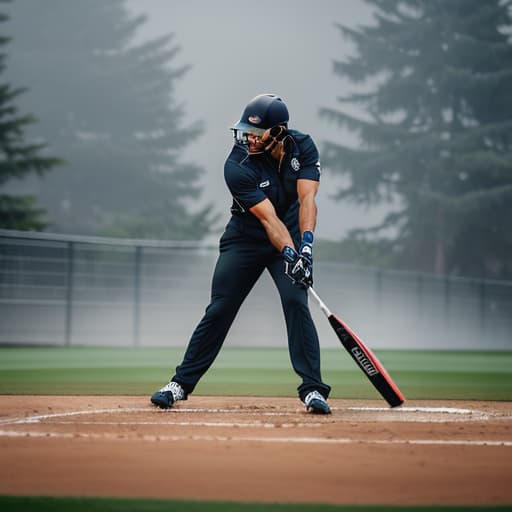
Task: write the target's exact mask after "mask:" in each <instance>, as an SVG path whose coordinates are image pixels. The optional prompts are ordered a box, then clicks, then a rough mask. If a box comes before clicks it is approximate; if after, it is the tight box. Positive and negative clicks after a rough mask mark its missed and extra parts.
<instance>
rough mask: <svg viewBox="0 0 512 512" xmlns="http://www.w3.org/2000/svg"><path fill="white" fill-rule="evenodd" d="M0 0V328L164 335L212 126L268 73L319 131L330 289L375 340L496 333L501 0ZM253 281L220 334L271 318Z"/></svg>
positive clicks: (222, 217) (478, 337) (210, 175)
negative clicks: (253, 2) (233, 321)
mask: <svg viewBox="0 0 512 512" xmlns="http://www.w3.org/2000/svg"><path fill="white" fill-rule="evenodd" d="M0 5H1V10H0V22H1V26H2V30H3V32H2V33H3V34H4V36H3V37H1V38H0V71H1V79H0V118H1V120H2V121H3V122H2V123H0V142H1V144H2V155H1V156H2V161H1V162H0V187H1V189H0V263H1V266H0V294H1V297H0V300H1V301H2V309H1V310H0V315H1V317H0V324H1V325H2V330H1V331H0V342H2V343H18V342H22V343H23V342H29V343H44V344H46V343H52V340H53V341H54V342H57V341H56V340H61V341H62V342H63V343H64V344H72V343H86V342H92V343H106V344H108V343H120V344H123V343H125V342H126V341H127V339H128V338H132V339H133V343H134V344H137V343H139V342H140V343H144V344H155V343H156V344H167V343H169V342H170V343H177V344H182V343H184V340H185V339H186V338H187V335H188V333H189V332H190V331H191V330H192V328H193V327H194V325H195V322H196V321H197V320H198V319H199V317H200V315H201V314H202V310H203V308H204V305H205V304H206V303H207V300H208V291H209V290H208V285H209V276H210V275H211V271H212V267H213V264H214V256H215V251H216V241H217V239H218V237H219V235H220V233H221V231H222V229H223V226H224V225H225V223H226V222H227V221H228V218H229V208H230V205H231V197H230V195H229V193H228V191H227V188H226V186H225V183H224V179H223V164H224V160H225V157H226V156H227V154H228V153H229V151H230V149H231V146H232V135H231V132H230V131H229V127H230V126H231V125H232V124H233V123H234V122H235V121H237V120H238V118H239V116H240V115H241V113H242V111H243V109H244V107H245V105H246V104H247V102H248V101H249V100H250V99H252V98H253V97H254V96H256V95H257V94H260V93H263V92H272V93H276V94H279V95H280V96H282V98H283V99H284V100H285V102H286V103H287V105H288V108H289V110H290V126H291V127H293V128H296V129H299V130H301V131H304V132H307V133H309V134H311V135H312V137H313V138H314V140H315V141H316V143H317V145H318V147H319V149H320V153H321V162H322V163H323V165H322V170H323V172H322V182H321V183H322V184H321V187H320V193H319V195H318V198H317V202H318V206H319V218H318V226H317V230H316V241H315V282H316V283H318V284H319V287H320V289H321V290H322V296H323V297H324V298H325V299H326V301H327V302H328V303H329V305H330V306H331V307H332V309H333V310H335V311H339V312H343V313H342V316H344V317H345V318H346V319H347V320H348V321H349V323H352V322H353V324H354V325H356V326H357V329H356V330H357V331H358V332H360V333H361V334H362V335H363V336H364V337H366V338H368V339H369V341H370V344H371V345H373V346H377V347H379V346H386V347H400V348H402V347H406V346H415V347H420V346H421V347H436V348H438V347H439V348H442V347H451V348H478V347H480V346H485V347H486V348H494V349H503V348H507V347H509V346H510V342H511V338H510V332H511V324H510V322H511V321H512V230H511V229H510V219H511V218H512V139H511V137H510V134H511V133H512V96H511V95H510V90H511V87H512V43H511V37H510V35H511V34H512V13H511V7H510V2H508V1H504V0H488V1H487V2H481V0H453V1H451V2H445V1H444V0H420V1H418V0H403V1H401V2H393V1H389V2H388V1H386V2H382V1H381V0H367V1H363V0H344V1H335V0H320V1H318V2H315V3H313V2H308V1H306V0H299V1H293V2H292V1H284V2H279V3H276V2H272V1H269V0H262V1H260V2H258V4H257V6H247V5H246V4H241V3H240V2H235V1H233V0H218V1H215V2H207V1H206V0H204V1H199V0H191V1H188V2H178V1H170V0H145V1H142V0H109V1H104V0H87V1H86V2H85V1H84V2H82V1H79V0H46V1H45V2H38V1H35V0H14V1H12V2H2V3H1V4H0ZM44 231H46V232H47V233H46V234H45V233H41V232H44ZM88 237H89V238H88ZM91 237H94V238H91ZM106 237H108V238H106ZM144 240H145V241H144ZM148 240H153V241H154V242H148ZM173 240H174V241H187V240H188V241H190V242H191V245H189V246H187V247H188V249H187V251H188V252H186V251H185V252H184V251H183V246H182V245H180V243H178V244H177V245H176V244H174V243H171V242H165V241H173ZM205 244H206V245H209V249H208V251H210V252H208V253H207V254H205V253H203V252H202V251H203V250H205V247H206V246H205ZM192 278H194V279H192ZM183 279H185V280H186V281H183ZM187 283H188V285H187ZM187 286H190V289H188V288H187ZM270 287H271V283H270V282H269V280H268V279H267V277H266V276H265V277H264V278H263V279H262V281H261V283H258V285H257V287H256V289H255V291H254V294H252V295H251V297H250V298H249V299H248V305H247V306H246V307H244V311H242V312H241V315H240V318H239V319H238V323H237V326H238V327H237V326H234V329H233V332H232V334H231V336H233V337H234V338H235V343H236V344H245V343H249V344H250V343H256V344H265V343H268V344H280V343H282V342H283V339H282V334H283V329H282V327H283V326H282V322H283V319H282V318H281V315H280V312H279V304H278V298H277V297H276V294H275V293H274V292H273V290H270V289H269V288H270ZM269 297H272V298H271V299H269ZM317 313H318V312H316V313H315V314H317ZM317 316H318V315H317ZM261 318H265V320H266V322H265V326H264V327H265V329H263V326H262V325H261V322H260V321H259V319H261ZM318 323H319V325H322V326H323V327H322V329H326V326H325V324H324V323H322V324H320V322H318ZM255 325H256V328H257V332H256V330H255V329H256V328H255ZM432 326H435V327H434V329H435V333H434V334H433V333H432ZM177 328H179V329H178V330H179V332H178V330H177ZM397 329H400V333H399V334H397ZM330 334H332V333H330ZM102 336H103V337H105V336H106V339H103V338H102ZM323 337H325V338H326V339H329V334H328V333H327V332H325V333H324V335H323ZM59 342H60V341H59ZM331 342H333V340H331Z"/></svg>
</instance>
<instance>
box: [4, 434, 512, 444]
mask: <svg viewBox="0 0 512 512" xmlns="http://www.w3.org/2000/svg"><path fill="white" fill-rule="evenodd" d="M0 437H24V438H51V439H99V440H108V441H133V440H135V441H146V442H159V441H169V442H179V441H182V442H183V441H203V442H235V443H239V442H243V443H245V442H254V443H292V444H331V445H332V444H335V445H336V444H337V445H346V444H372V445H427V446H499V447H512V441H500V440H498V441H496V440H492V441H491V440H489V441H484V440H471V439H467V440H462V439H453V440H446V439H352V438H322V437H258V436H247V437H242V436H177V435H172V436H169V435H147V434H145V435H137V434H135V435H134V434H129V435H128V434H109V433H99V434H98V433H64V432H20V431H14V430H0Z"/></svg>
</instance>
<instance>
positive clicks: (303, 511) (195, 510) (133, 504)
mask: <svg viewBox="0 0 512 512" xmlns="http://www.w3.org/2000/svg"><path fill="white" fill-rule="evenodd" d="M0 508H1V510H8V511H16V512H21V511H23V512H25V511H27V512H35V511H37V512H100V511H101V512H135V511H136V512H483V511H496V512H498V511H499V512H507V511H511V510H512V506H510V507H509V506H503V507H468V506H464V507H409V506H404V507H399V506H392V507H387V506H351V505H339V506H336V505H316V504H312V505H297V504H293V505H287V504H258V503H230V502H216V503H205V502H203V501H201V502H197V501H196V502H194V501H181V500H128V499H106V498H39V497H21V496H0Z"/></svg>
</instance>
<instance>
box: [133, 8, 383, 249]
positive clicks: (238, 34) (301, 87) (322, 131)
mask: <svg viewBox="0 0 512 512" xmlns="http://www.w3.org/2000/svg"><path fill="white" fill-rule="evenodd" d="M127 6H128V7H129V9H130V10H131V11H132V12H133V13H137V14H139V13H145V14H147V15H148V21H147V22H146V24H145V25H144V26H143V27H142V28H141V29H140V30H139V33H138V37H139V42H140V41H143V40H147V39H150V38H154V37H157V36H159V35H163V34H168V33H173V34H174V35H175V42H176V44H178V45H179V46H181V52H180V54H179V57H178V58H177V59H176V62H175V63H174V65H178V64H179V65H182V64H190V65H191V66H192V68H191V70H190V71H189V72H188V73H187V75H186V76H185V77H184V78H183V79H181V80H180V81H179V83H178V84H177V90H176V97H177V98H178V100H179V101H180V102H183V104H184V106H185V109H186V113H187V122H194V121H199V120H200V121H204V123H205V125H206V126H205V128H206V132H205V134H204V135H203V136H202V137H201V138H200V139H198V140H197V141H195V142H193V143H192V144H190V145H189V146H188V147H187V148H186V149H185V152H184V156H185V159H186V160H187V161H193V162H195V163H198V164H200V165H201V166H203V167H204V168H205V170H206V175H205V176H204V178H203V181H204V184H205V192H204V195H203V199H204V200H208V201H213V202H214V203H215V208H216V210H217V211H218V212H219V213H221V214H222V216H223V219H222V220H223V221H224V220H226V221H227V219H228V217H229V206H230V204H231V201H230V196H229V193H228V191H227V189H226V187H225V184H224V179H223V170H222V169H223V164H224V159H225V157H226V155H227V153H228V152H229V150H230V147H231V141H232V139H231V133H230V132H229V130H228V129H229V126H230V125H231V124H232V123H233V122H234V121H235V120H236V119H237V118H238V117H239V116H240V114H241V113H242V110H243V108H244V106H245V104H246V103H247V102H248V101H249V100H250V99H251V98H253V97H254V96H256V95H257V94H260V93H262V92H273V93H276V94H279V95H280V96H282V97H283V99H284V100H285V101H286V103H287V105H288V108H289V110H290V126H291V127H293V128H296V129H299V130H301V131H304V132H306V133H310V134H311V135H312V136H313V137H314V139H315V141H316V142H317V145H318V146H321V143H322V141H324V140H327V139H331V140H341V139H344V140H350V135H349V134H344V133H343V132H341V131H340V130H339V129H338V128H335V127H334V126H332V125H330V124H328V123H327V122H326V121H324V120H321V119H320V118H319V116H318V110H319V108H321V107H326V106H327V107H333V106H335V105H336V97H337V96H338V95H341V94H344V93H345V92H346V87H347V86H346V84H344V83H343V82H342V80H340V78H339V77H338V76H336V75H334V73H333V72H332V61H333V60H337V59H341V58H342V57H343V55H344V54H346V53H347V52H349V51H350V47H349V46H348V43H347V41H346V40H344V39H342V37H341V35H340V33H339V31H338V29H337V28H336V27H335V25H334V24H335V23H343V24H346V25H350V26H356V25H359V24H366V23H368V22H369V21H370V19H371V18H370V11H369V9H368V7H367V6H366V4H365V3H364V2H363V1H362V0H317V1H314V2H313V1H311V0H285V1H281V2H277V1H276V0H259V1H257V2H254V3H247V2H241V1H235V0H215V1H208V0H187V1H177V0H176V1H175V0H128V2H127ZM335 185H336V179H334V178H332V177H330V176H329V170H328V169H325V168H324V173H323V177H322V186H321V187H320V193H319V196H318V205H319V220H318V226H317V234H318V236H319V237H322V238H331V239H339V238H341V237H342V236H344V235H345V234H346V232H347V229H349V228H351V227H354V226H362V225H367V224H369V223H372V222H374V221H375V220H377V219H378V218H380V215H381V213H380V212H379V211H373V212H366V211H364V210H362V209H358V208H356V207H355V206H353V205H347V204H341V203H336V202H333V201H331V200H330V199H329V196H330V194H331V193H332V192H333V190H334V188H335Z"/></svg>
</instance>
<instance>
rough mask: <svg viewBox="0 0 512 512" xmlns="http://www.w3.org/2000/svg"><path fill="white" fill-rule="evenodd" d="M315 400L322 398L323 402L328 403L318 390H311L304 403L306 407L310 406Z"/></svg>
mask: <svg viewBox="0 0 512 512" xmlns="http://www.w3.org/2000/svg"><path fill="white" fill-rule="evenodd" d="M313 400H320V401H321V402H324V403H327V402H326V400H325V398H324V397H323V396H322V395H321V394H320V393H319V392H318V391H311V393H308V394H307V395H306V398H305V399H304V404H305V405H306V407H309V404H310V403H311V402H312V401H313Z"/></svg>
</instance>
